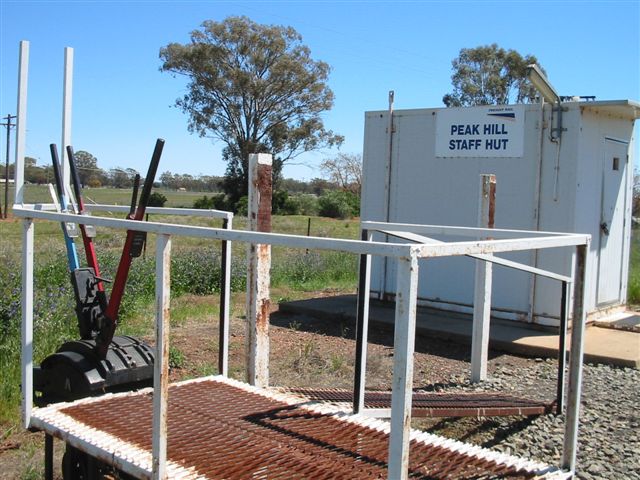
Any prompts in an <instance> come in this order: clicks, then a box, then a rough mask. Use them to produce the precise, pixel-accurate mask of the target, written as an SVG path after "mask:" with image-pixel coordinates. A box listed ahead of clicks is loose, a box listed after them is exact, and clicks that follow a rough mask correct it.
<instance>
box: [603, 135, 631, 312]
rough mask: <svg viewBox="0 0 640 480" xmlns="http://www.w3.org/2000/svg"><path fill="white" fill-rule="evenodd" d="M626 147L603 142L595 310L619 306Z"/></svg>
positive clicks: (621, 143) (608, 141)
mask: <svg viewBox="0 0 640 480" xmlns="http://www.w3.org/2000/svg"><path fill="white" fill-rule="evenodd" d="M628 151H629V144H628V143H626V142H622V141H616V140H611V139H606V140H605V149H604V158H603V168H602V208H601V212H600V239H599V240H600V252H599V253H600V255H599V260H598V306H599V307H602V306H606V305H608V304H614V303H619V302H620V301H621V300H622V299H621V298H620V295H621V289H622V259H623V255H622V251H623V248H624V247H625V245H624V238H625V237H624V227H625V224H624V223H625V222H624V210H625V208H624V207H625V201H626V198H625V195H626V190H627V189H626V185H627V181H626V180H627V175H628V170H629V165H628V158H629V157H628Z"/></svg>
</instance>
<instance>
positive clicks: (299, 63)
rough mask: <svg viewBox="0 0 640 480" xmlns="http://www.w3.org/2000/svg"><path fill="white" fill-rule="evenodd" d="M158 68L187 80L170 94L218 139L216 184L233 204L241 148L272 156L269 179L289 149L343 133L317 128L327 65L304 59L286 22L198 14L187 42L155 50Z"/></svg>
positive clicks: (192, 121) (242, 178)
mask: <svg viewBox="0 0 640 480" xmlns="http://www.w3.org/2000/svg"><path fill="white" fill-rule="evenodd" d="M160 58H161V60H162V62H163V63H162V66H161V70H162V71H165V72H171V73H172V74H175V75H184V76H186V77H187V78H188V79H189V83H188V85H187V93H186V94H185V95H184V96H183V97H181V98H179V99H178V100H177V101H176V105H177V106H178V107H180V108H181V109H182V110H183V112H184V113H186V114H187V115H188V116H189V130H190V131H192V132H197V133H198V134H200V135H201V136H211V137H213V138H216V139H218V140H220V141H222V142H223V143H225V144H226V147H225V148H224V150H223V157H224V160H225V161H227V172H226V178H225V182H224V185H223V188H224V191H225V193H227V195H228V196H229V198H230V202H231V203H232V204H235V203H236V202H237V201H238V200H239V199H240V197H242V196H243V195H246V194H247V179H248V155H249V154H250V153H265V152H267V153H272V154H273V155H274V162H273V170H274V183H275V184H277V180H278V178H279V172H280V170H281V167H282V164H283V163H284V162H286V161H287V160H289V159H290V158H293V157H294V156H296V155H298V154H300V153H303V152H307V151H311V150H317V149H320V148H323V147H326V146H333V145H339V144H340V143H341V142H342V140H343V138H342V137H340V136H338V135H335V134H334V133H333V132H331V131H328V130H326V129H325V127H324V124H323V121H322V117H321V113H322V112H324V111H325V110H329V109H330V108H331V107H332V106H333V92H332V91H331V89H330V88H329V87H328V85H327V83H326V81H327V78H328V76H329V71H330V67H329V65H327V64H326V63H324V62H320V61H316V60H313V59H312V58H311V55H310V50H309V48H308V47H307V46H305V45H304V44H303V43H302V37H301V36H300V34H298V32H296V31H295V30H294V29H293V28H291V27H283V26H275V25H260V24H258V23H255V22H253V21H252V20H250V19H249V18H247V17H228V18H226V19H225V20H223V21H222V22H214V21H211V20H207V21H205V22H204V23H203V24H202V26H201V29H200V30H194V31H193V32H191V42H189V43H187V44H184V45H183V44H179V43H170V44H169V45H167V46H166V47H163V48H161V49H160Z"/></svg>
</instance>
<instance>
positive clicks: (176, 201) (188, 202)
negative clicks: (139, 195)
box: [2, 185, 211, 208]
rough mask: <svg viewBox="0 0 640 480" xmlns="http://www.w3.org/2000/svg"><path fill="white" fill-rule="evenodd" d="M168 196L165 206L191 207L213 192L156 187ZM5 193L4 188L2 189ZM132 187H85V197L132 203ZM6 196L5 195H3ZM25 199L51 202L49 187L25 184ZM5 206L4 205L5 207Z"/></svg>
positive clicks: (89, 199) (93, 201)
mask: <svg viewBox="0 0 640 480" xmlns="http://www.w3.org/2000/svg"><path fill="white" fill-rule="evenodd" d="M153 191H154V192H158V193H161V194H163V195H164V196H165V197H167V203H166V204H165V207H185V208H191V207H192V206H193V202H195V201H196V200H197V199H198V198H200V197H202V196H203V195H209V196H211V193H210V192H209V193H202V192H178V191H175V190H168V189H163V188H154V189H153ZM2 192H3V194H4V189H3V190H2ZM131 192H132V189H127V188H108V187H101V188H84V189H83V190H82V194H83V197H84V199H85V202H87V203H101V204H108V205H130V204H131ZM13 195H14V194H13V189H12V188H11V187H9V198H10V199H11V198H13ZM3 198H4V197H3ZM24 201H25V202H26V203H51V195H50V194H49V187H48V186H45V185H25V191H24ZM3 208H4V207H3Z"/></svg>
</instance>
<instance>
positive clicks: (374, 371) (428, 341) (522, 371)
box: [274, 315, 640, 480]
mask: <svg viewBox="0 0 640 480" xmlns="http://www.w3.org/2000/svg"><path fill="white" fill-rule="evenodd" d="M291 320H292V319H291V317H289V316H286V315H285V316H284V318H283V319H282V321H281V322H278V323H280V324H281V325H282V326H285V325H288V324H289V323H290V322H291ZM298 320H300V323H299V328H300V331H297V332H290V331H289V329H287V328H285V329H283V333H284V332H286V331H288V333H289V334H290V333H295V335H296V336H297V337H300V336H302V338H305V342H306V341H309V339H310V338H313V339H315V340H313V341H316V340H317V345H318V357H319V358H327V357H329V356H330V355H331V354H332V353H333V352H336V351H344V352H346V356H347V358H349V359H351V358H352V355H353V353H352V348H353V345H352V337H351V335H347V338H344V337H343V336H342V335H343V334H344V331H345V330H346V331H348V332H353V331H355V326H354V325H353V324H352V323H350V322H347V323H346V324H345V325H340V328H338V323H339V322H322V321H318V320H314V319H310V318H299V319H298ZM295 341H299V340H295ZM369 342H370V344H369V360H368V368H367V375H368V376H367V384H368V388H371V389H378V388H381V389H385V388H389V386H390V385H389V383H388V382H389V380H390V373H391V369H392V365H393V354H392V349H391V348H390V347H391V342H392V335H391V334H390V332H389V331H388V330H384V329H379V328H376V327H375V326H374V327H373V328H372V329H371V331H370V335H369ZM287 348H289V349H290V348H291V347H290V345H287ZM469 354H470V349H469V346H468V345H460V344H456V343H451V342H447V341H443V340H438V339H436V338H433V337H422V336H418V337H417V339H416V354H415V356H414V361H415V364H414V387H415V388H416V389H424V390H428V391H458V390H462V391H490V392H496V391H497V392H503V393H509V394H513V395H516V396H522V397H526V398H531V399H535V400H541V401H547V402H548V401H550V399H553V398H555V395H556V391H555V390H556V379H557V368H558V367H557V362H556V360H555V359H545V360H543V359H540V358H538V359H535V358H525V357H520V356H514V355H509V354H506V353H504V352H497V351H490V353H489V365H488V371H489V380H488V381H486V382H482V383H481V384H474V385H471V384H470V383H469ZM275 363H276V364H277V362H275ZM283 366H284V367H287V365H283ZM274 367H276V368H275V369H274V370H277V371H279V372H283V371H286V372H288V373H290V372H291V368H284V369H282V368H278V367H277V366H276V365H274ZM349 367H350V368H349V372H348V373H347V374H346V375H344V376H342V378H339V377H336V376H335V373H333V374H332V375H330V377H329V378H328V379H327V380H326V384H325V382H324V381H322V379H321V378H320V377H319V376H318V372H314V374H313V376H312V377H309V378H304V379H303V381H302V382H301V383H300V384H299V385H300V386H316V387H323V386H324V387H329V386H330V387H334V388H336V387H342V388H350V385H351V380H352V378H351V371H352V370H351V368H352V365H349ZM374 367H375V368H374ZM567 377H568V376H567ZM281 384H282V385H289V386H291V385H296V384H297V383H296V382H295V379H293V378H291V377H289V378H286V379H282V383H281ZM564 420H565V419H564V415H560V416H557V415H554V414H549V415H542V416H539V417H491V418H433V419H414V421H413V422H412V426H414V427H416V428H420V429H423V430H427V431H430V432H432V433H435V434H438V435H443V436H446V437H449V438H455V439H457V440H461V441H465V442H469V443H474V444H477V445H481V446H483V447H487V448H491V449H495V450H499V451H503V452H505V453H510V454H513V455H517V456H520V457H525V458H531V459H535V460H539V461H542V462H545V463H548V464H550V465H556V466H557V465H560V459H561V455H562V443H563V439H564ZM576 473H577V478H578V479H581V480H623V479H629V480H640V370H636V369H631V368H617V367H611V366H607V365H585V366H584V369H583V382H582V401H581V409H580V429H579V434H578V458H577V472H576Z"/></svg>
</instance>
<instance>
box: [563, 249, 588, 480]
mask: <svg viewBox="0 0 640 480" xmlns="http://www.w3.org/2000/svg"><path fill="white" fill-rule="evenodd" d="M589 243H590V242H587V244H586V245H578V246H577V247H576V266H575V273H574V282H575V283H574V285H575V286H574V290H573V322H572V326H571V353H570V358H569V391H568V394H567V416H566V420H565V426H564V445H563V448H562V468H564V469H566V470H569V471H571V472H574V471H575V468H576V455H577V449H578V419H579V416H580V393H581V390H582V360H583V357H584V330H585V323H586V309H585V297H586V288H585V287H586V282H587V257H588V252H589Z"/></svg>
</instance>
